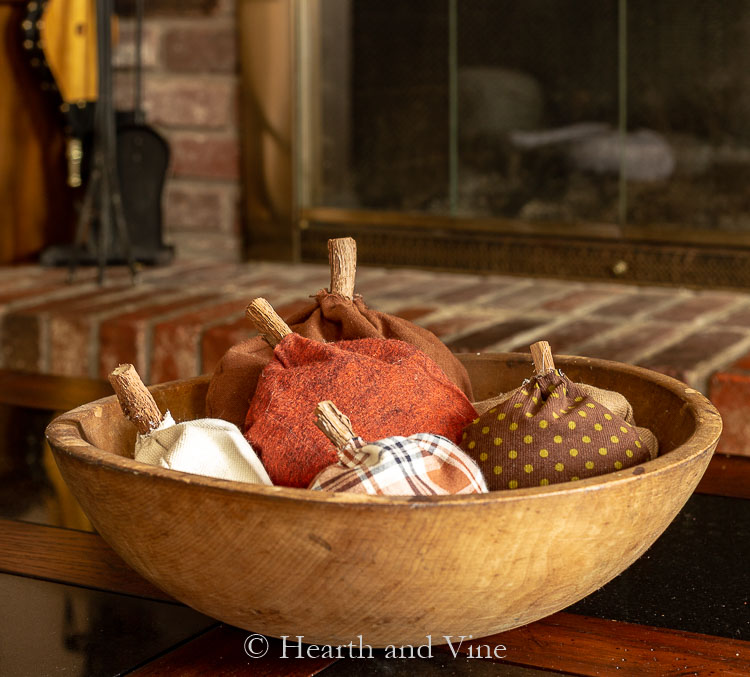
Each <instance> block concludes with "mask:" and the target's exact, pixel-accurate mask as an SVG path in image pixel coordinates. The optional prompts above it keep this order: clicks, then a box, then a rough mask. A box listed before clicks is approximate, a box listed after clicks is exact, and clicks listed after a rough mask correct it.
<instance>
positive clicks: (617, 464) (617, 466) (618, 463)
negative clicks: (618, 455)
mask: <svg viewBox="0 0 750 677" xmlns="http://www.w3.org/2000/svg"><path fill="white" fill-rule="evenodd" d="M620 468H622V463H621V462H620V461H615V470H620Z"/></svg>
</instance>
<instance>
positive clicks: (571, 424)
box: [568, 421, 576, 430]
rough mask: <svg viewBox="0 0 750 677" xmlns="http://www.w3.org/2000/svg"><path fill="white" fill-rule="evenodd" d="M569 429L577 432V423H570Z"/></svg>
mask: <svg viewBox="0 0 750 677" xmlns="http://www.w3.org/2000/svg"><path fill="white" fill-rule="evenodd" d="M568 428H570V429H571V430H575V429H576V422H575V421H569V422H568Z"/></svg>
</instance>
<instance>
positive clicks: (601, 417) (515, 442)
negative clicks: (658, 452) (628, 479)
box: [460, 370, 650, 491]
mask: <svg viewBox="0 0 750 677" xmlns="http://www.w3.org/2000/svg"><path fill="white" fill-rule="evenodd" d="M460 446H461V448H462V449H464V450H465V451H466V452H467V453H468V454H469V455H470V456H471V457H472V458H473V459H474V460H475V461H477V463H478V464H479V467H480V468H481V470H482V472H483V474H484V477H485V479H486V480H487V486H488V488H489V489H490V491H492V490H496V489H516V488H519V487H537V486H545V485H548V484H554V483H557V482H566V481H571V480H578V479H583V478H585V477H592V476H594V475H603V474H605V473H608V472H613V471H615V470H620V469H622V468H627V467H629V466H633V465H636V464H638V463H643V462H644V461H648V460H649V459H650V453H649V450H648V448H647V446H646V444H644V442H643V440H642V439H641V437H640V436H639V434H638V430H637V429H636V428H635V427H634V426H633V425H631V424H630V423H628V422H626V421H625V419H623V418H622V417H620V416H618V415H616V414H613V413H612V412H611V411H610V410H609V409H607V408H606V407H605V406H603V405H602V404H600V403H599V402H597V401H596V400H595V399H594V398H593V397H591V395H590V394H589V393H587V392H586V390H585V389H583V388H581V387H580V386H579V385H577V384H576V383H573V382H572V381H570V380H569V379H568V378H567V377H566V376H564V375H563V374H562V373H561V372H559V371H557V370H554V371H548V372H547V373H545V374H542V375H538V376H535V377H534V378H532V379H530V380H529V381H528V382H527V383H525V384H524V385H523V386H522V387H521V388H519V389H518V390H516V391H514V392H513V393H512V394H511V395H510V396H509V397H508V398H507V399H506V400H505V401H504V402H502V404H499V405H498V406H496V407H493V408H492V409H490V410H488V411H486V412H485V413H484V414H482V415H481V416H480V417H479V418H477V419H475V420H474V421H473V422H472V423H471V424H470V425H469V426H468V427H467V428H466V430H465V431H464V434H463V439H462V441H461V445H460Z"/></svg>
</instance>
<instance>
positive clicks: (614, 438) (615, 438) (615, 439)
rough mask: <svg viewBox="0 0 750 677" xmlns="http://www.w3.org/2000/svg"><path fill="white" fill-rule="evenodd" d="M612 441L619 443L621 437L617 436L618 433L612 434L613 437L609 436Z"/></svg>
mask: <svg viewBox="0 0 750 677" xmlns="http://www.w3.org/2000/svg"><path fill="white" fill-rule="evenodd" d="M609 439H610V440H611V442H612V444H617V443H618V442H619V441H620V438H619V437H617V435H612V437H610V438H609Z"/></svg>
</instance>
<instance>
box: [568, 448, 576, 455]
mask: <svg viewBox="0 0 750 677" xmlns="http://www.w3.org/2000/svg"><path fill="white" fill-rule="evenodd" d="M568 453H569V454H570V455H571V456H578V449H571V450H570V451H569V452H568Z"/></svg>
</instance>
